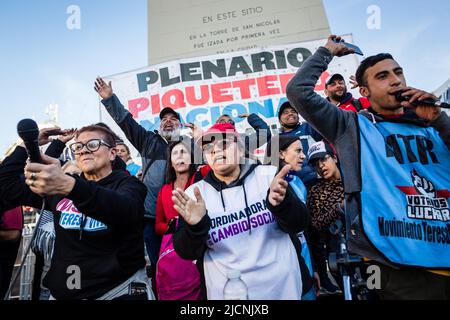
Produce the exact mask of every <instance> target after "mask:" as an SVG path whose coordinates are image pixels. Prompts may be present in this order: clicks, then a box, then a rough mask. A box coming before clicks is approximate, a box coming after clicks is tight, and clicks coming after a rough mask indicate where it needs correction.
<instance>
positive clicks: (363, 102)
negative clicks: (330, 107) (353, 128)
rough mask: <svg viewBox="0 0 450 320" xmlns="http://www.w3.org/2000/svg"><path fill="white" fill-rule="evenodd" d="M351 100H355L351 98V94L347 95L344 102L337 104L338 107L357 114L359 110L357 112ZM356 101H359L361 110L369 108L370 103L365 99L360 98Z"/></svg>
mask: <svg viewBox="0 0 450 320" xmlns="http://www.w3.org/2000/svg"><path fill="white" fill-rule="evenodd" d="M353 100H355V98H353V96H352V94H351V93H347V96H346V97H345V99H344V101H342V102H341V103H340V104H338V107H339V108H341V109H342V110H348V111H353V112H358V111H359V110H357V109H356V108H355V106H354V105H353V103H352V101H353ZM357 100H359V102H360V104H361V107H362V109H367V108H369V107H370V102H369V100H368V99H367V98H365V97H361V98H358V99H357Z"/></svg>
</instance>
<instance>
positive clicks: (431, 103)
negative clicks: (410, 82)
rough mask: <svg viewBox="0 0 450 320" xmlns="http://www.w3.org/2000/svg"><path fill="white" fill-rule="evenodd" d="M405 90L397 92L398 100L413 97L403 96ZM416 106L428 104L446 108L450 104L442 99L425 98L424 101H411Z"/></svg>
mask: <svg viewBox="0 0 450 320" xmlns="http://www.w3.org/2000/svg"><path fill="white" fill-rule="evenodd" d="M402 93H403V91H399V92H397V93H396V94H395V99H396V100H397V101H398V102H403V101H409V99H411V97H410V96H402ZM411 104H412V105H413V106H414V107H419V106H428V107H439V108H444V109H450V104H448V103H445V102H442V101H439V100H438V101H435V100H433V99H430V98H429V99H425V100H422V101H417V100H416V101H414V102H413V103H411Z"/></svg>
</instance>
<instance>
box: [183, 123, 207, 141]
mask: <svg viewBox="0 0 450 320" xmlns="http://www.w3.org/2000/svg"><path fill="white" fill-rule="evenodd" d="M184 126H185V127H186V128H189V129H191V130H192V131H191V132H190V135H191V137H192V138H193V139H194V141H197V139H198V138H200V137H201V136H202V134H203V130H202V128H200V127H199V126H197V125H196V124H195V123H192V122H188V123H186V124H185V125H184Z"/></svg>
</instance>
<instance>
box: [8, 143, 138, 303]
mask: <svg viewBox="0 0 450 320" xmlns="http://www.w3.org/2000/svg"><path fill="white" fill-rule="evenodd" d="M26 159H27V153H26V150H25V149H24V148H22V147H17V148H16V150H15V151H14V152H13V153H12V154H11V155H10V156H9V157H7V158H6V159H5V161H4V162H3V163H2V165H1V166H0V184H2V185H3V186H5V187H6V190H7V191H6V192H5V193H4V196H5V197H6V201H7V202H8V203H9V204H12V205H15V206H18V205H28V206H32V207H36V208H40V207H41V206H42V198H41V197H39V196H38V195H36V194H34V193H33V192H31V190H30V189H29V187H28V186H27V185H26V184H25V181H24V180H23V177H22V178H21V177H20V174H21V173H22V172H23V168H24V166H25V162H26ZM74 178H75V179H76V182H75V186H74V188H73V190H72V191H71V192H70V194H68V195H67V196H66V197H65V199H64V197H61V196H49V197H46V199H45V202H46V206H45V207H46V209H47V210H51V211H52V212H53V214H54V221H55V232H56V242H55V248H54V254H53V258H52V263H51V268H50V270H49V272H48V274H47V275H46V277H45V278H44V285H45V286H46V287H48V288H49V289H50V292H51V294H52V295H53V296H54V297H55V298H56V299H94V298H98V297H100V296H101V295H103V294H104V293H106V292H108V291H109V290H111V289H112V288H114V287H116V286H117V285H119V284H120V283H122V282H123V281H125V280H126V279H128V278H129V277H130V276H132V275H133V274H134V273H135V272H136V271H138V270H139V269H141V268H143V267H144V266H145V260H144V240H143V231H142V230H143V217H144V198H145V194H146V188H145V186H144V185H143V184H142V183H141V182H140V181H139V180H138V179H136V178H135V177H131V176H129V175H128V174H127V173H126V172H124V171H120V170H114V171H112V173H111V174H110V175H108V176H107V177H105V178H103V179H101V180H99V181H97V182H93V181H87V180H86V179H84V177H74ZM72 203H73V206H75V207H73V206H72ZM78 211H79V212H80V213H82V214H79V213H78ZM80 225H83V226H84V228H83V230H82V231H81V230H80ZM71 266H76V267H79V270H80V275H81V277H80V280H81V286H80V289H77V288H75V289H69V288H68V286H67V283H70V279H69V277H70V276H71V275H73V274H74V271H73V270H74V269H71V268H70V267H71ZM72 268H73V267H72ZM72 279H73V278H72ZM74 283H75V282H74Z"/></svg>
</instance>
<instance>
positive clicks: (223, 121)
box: [217, 119, 235, 126]
mask: <svg viewBox="0 0 450 320" xmlns="http://www.w3.org/2000/svg"><path fill="white" fill-rule="evenodd" d="M217 123H229V124H231V125H233V126H234V125H235V122H234V121H233V120H232V119H228V120H225V119H220V120H219V121H218V122H217Z"/></svg>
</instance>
